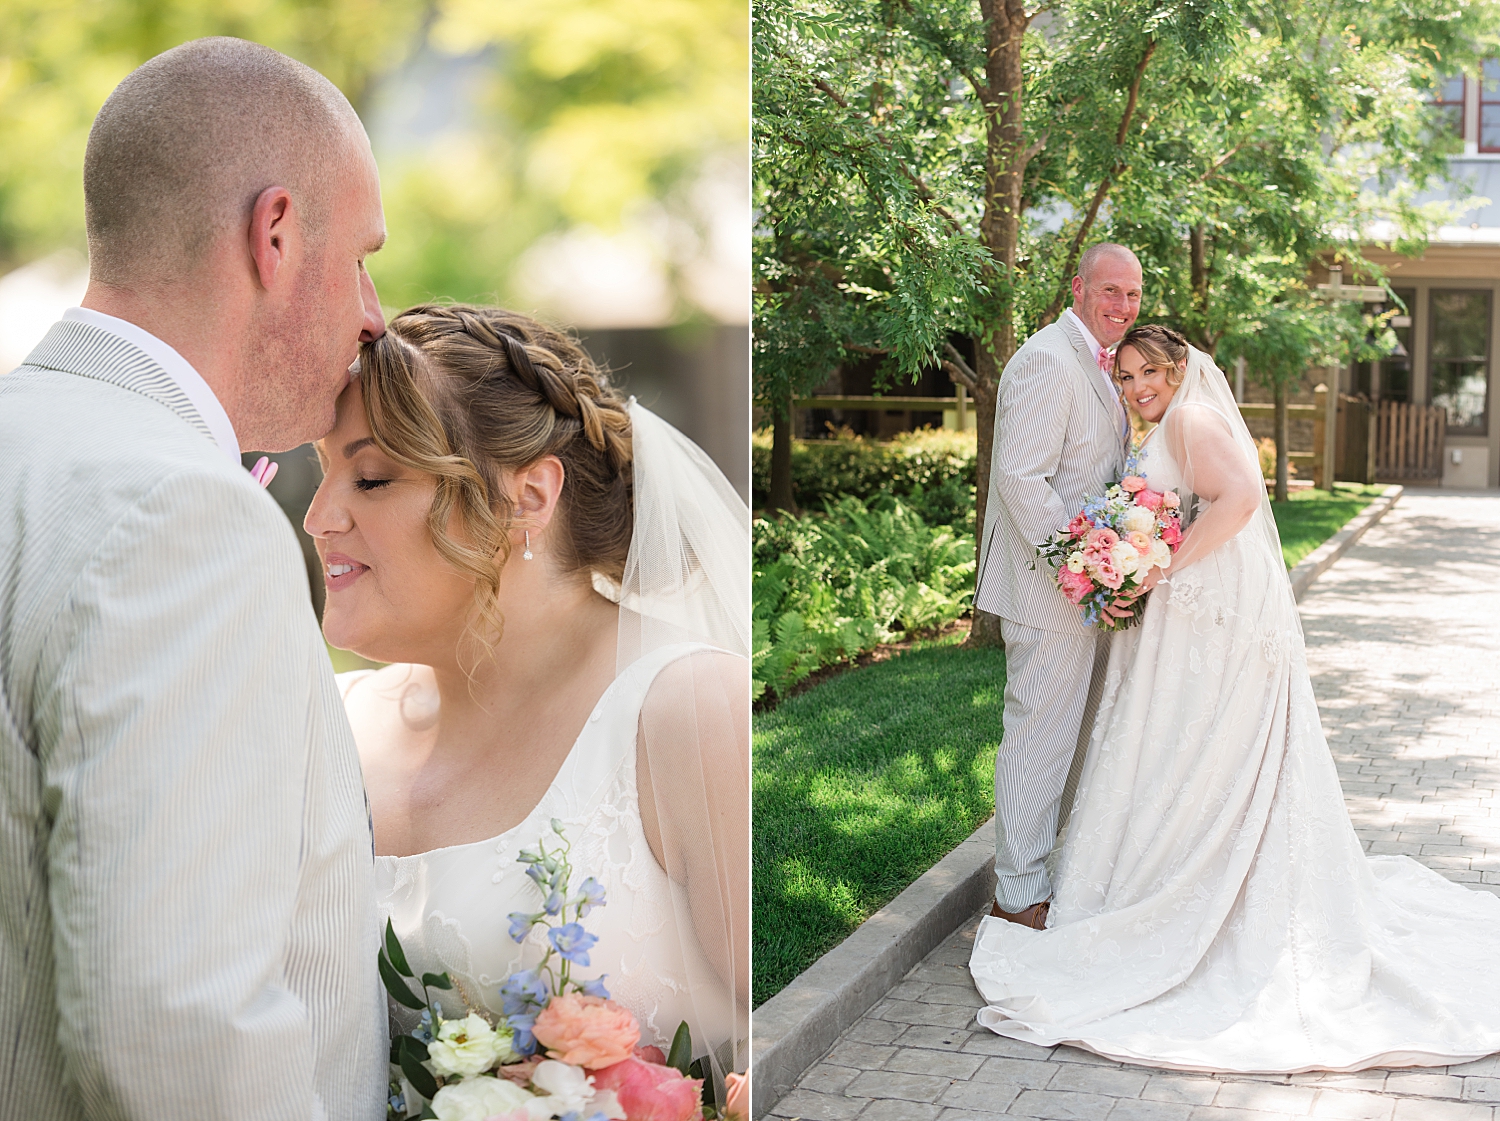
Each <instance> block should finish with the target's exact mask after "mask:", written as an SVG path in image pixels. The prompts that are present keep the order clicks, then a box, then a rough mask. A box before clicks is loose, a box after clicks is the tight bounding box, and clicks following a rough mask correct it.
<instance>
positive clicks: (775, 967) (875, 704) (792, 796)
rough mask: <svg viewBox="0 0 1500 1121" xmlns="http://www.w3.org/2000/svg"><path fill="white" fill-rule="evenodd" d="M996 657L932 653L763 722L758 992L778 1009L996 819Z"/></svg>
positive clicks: (908, 657) (862, 675) (826, 689)
mask: <svg viewBox="0 0 1500 1121" xmlns="http://www.w3.org/2000/svg"><path fill="white" fill-rule="evenodd" d="M1004 696H1005V656H1004V654H1003V652H1001V651H998V650H968V649H962V648H959V647H958V646H955V645H942V646H930V647H927V648H925V649H919V650H913V651H911V652H908V653H905V654H901V655H898V656H897V657H894V658H892V659H890V660H889V661H886V662H879V663H877V664H875V665H872V666H867V667H865V668H862V669H858V670H853V671H851V672H848V673H844V674H840V675H838V676H836V677H833V678H831V679H829V680H828V681H826V682H824V683H823V684H821V685H818V686H817V687H816V688H813V689H810V690H808V691H807V692H806V693H803V694H801V695H799V696H794V697H791V698H790V699H788V700H786V701H783V702H782V703H781V704H780V705H779V706H777V707H776V708H775V709H774V710H772V711H770V712H764V713H757V714H756V716H755V718H754V766H755V794H754V800H755V801H754V811H755V838H754V869H755V874H754V889H753V891H754V901H753V913H754V915H755V924H754V932H755V933H754V940H753V950H754V959H753V960H754V967H753V979H754V991H753V994H752V1005H759V1004H761V1003H763V1002H764V1001H766V1000H767V999H769V998H770V997H772V996H774V995H775V994H776V993H777V992H778V991H779V990H780V989H782V988H783V987H785V985H786V984H787V983H788V982H789V981H791V979H792V978H793V977H795V976H796V975H797V974H798V973H800V972H802V970H804V969H806V968H807V967H808V966H809V965H811V964H812V963H813V962H814V961H816V960H817V959H818V958H819V957H820V956H821V955H822V954H824V953H826V952H827V951H828V950H829V949H831V948H832V947H834V946H835V945H837V944H838V943H839V942H841V941H843V940H844V938H846V937H847V936H848V935H849V933H850V932H851V931H853V930H854V928H855V927H857V926H859V924H860V923H862V922H864V920H865V919H867V918H869V917H870V915H872V914H873V913H874V912H875V911H877V910H879V909H880V908H881V907H882V906H883V905H884V904H885V903H887V902H889V901H890V900H891V899H893V898H894V897H895V896H896V895H897V894H898V893H899V892H900V891H901V890H902V889H903V888H904V887H906V886H907V885H908V884H910V883H911V882H912V881H913V880H915V879H916V878H917V877H918V876H920V875H921V874H922V873H923V872H925V871H926V870H927V869H928V868H930V867H931V866H932V865H933V864H935V863H937V861H938V860H940V859H942V857H943V856H944V855H946V854H947V853H948V852H950V851H952V850H953V848H954V847H956V846H957V845H958V844H959V842H961V841H962V840H963V839H964V838H965V837H967V836H968V835H969V834H970V833H972V832H974V830H975V829H976V828H977V827H978V826H979V825H980V824H981V823H982V822H983V821H984V820H985V819H986V818H988V817H989V816H990V814H991V813H993V812H994V804H995V794H994V783H995V749H996V747H997V746H998V744H999V741H1000V713H1001V709H1002V707H1003V702H1004Z"/></svg>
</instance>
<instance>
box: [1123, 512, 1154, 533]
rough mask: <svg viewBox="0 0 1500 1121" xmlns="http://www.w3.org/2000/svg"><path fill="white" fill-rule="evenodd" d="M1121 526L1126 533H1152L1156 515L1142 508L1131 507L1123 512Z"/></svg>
mask: <svg viewBox="0 0 1500 1121" xmlns="http://www.w3.org/2000/svg"><path fill="white" fill-rule="evenodd" d="M1121 525H1122V526H1123V527H1124V529H1125V532H1126V533H1152V532H1154V531H1155V529H1156V515H1155V514H1153V513H1152V512H1151V511H1150V510H1148V509H1146V508H1145V507H1144V506H1132V507H1131V508H1130V509H1129V510H1126V511H1125V517H1124V518H1123V519H1121Z"/></svg>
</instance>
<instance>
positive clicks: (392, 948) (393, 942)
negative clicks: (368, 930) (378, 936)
mask: <svg viewBox="0 0 1500 1121" xmlns="http://www.w3.org/2000/svg"><path fill="white" fill-rule="evenodd" d="M385 952H386V954H387V956H389V957H390V959H391V964H392V965H394V966H395V967H396V971H397V972H398V973H400V974H401V976H403V977H414V976H416V974H414V973H413V972H412V970H411V966H409V965H407V964H406V952H405V951H404V950H402V949H401V939H399V938H397V937H396V928H395V927H394V926H392V925H391V920H390V919H386V920H385Z"/></svg>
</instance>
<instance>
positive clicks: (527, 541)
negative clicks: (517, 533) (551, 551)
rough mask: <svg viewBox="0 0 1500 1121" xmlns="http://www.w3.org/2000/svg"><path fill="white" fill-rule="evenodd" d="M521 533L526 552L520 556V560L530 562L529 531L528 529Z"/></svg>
mask: <svg viewBox="0 0 1500 1121" xmlns="http://www.w3.org/2000/svg"><path fill="white" fill-rule="evenodd" d="M521 532H522V533H524V534H525V535H526V551H525V552H524V553H522V554H521V559H522V560H530V559H531V530H529V529H523V530H522V531H521Z"/></svg>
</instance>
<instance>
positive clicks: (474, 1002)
mask: <svg viewBox="0 0 1500 1121" xmlns="http://www.w3.org/2000/svg"><path fill="white" fill-rule="evenodd" d="M709 649H711V648H710V647H707V646H704V645H702V644H699V643H681V644H678V645H675V646H670V647H666V648H663V649H660V650H657V651H655V652H653V653H651V654H648V655H647V656H645V657H643V658H641V659H640V660H639V661H637V662H635V663H634V664H632V665H631V666H629V667H628V668H627V669H626V670H625V671H624V672H622V673H621V674H620V675H619V676H618V677H617V678H616V679H615V680H614V681H613V682H612V683H611V684H610V686H609V688H608V689H606V690H605V692H604V694H603V695H602V696H601V697H600V698H599V701H598V703H597V704H596V705H595V706H594V710H593V712H592V713H591V714H590V715H589V718H588V721H587V722H586V723H585V724H584V727H583V731H582V732H580V733H579V735H578V739H577V741H576V742H575V743H574V745H573V747H572V749H571V751H570V752H569V754H568V756H567V758H566V759H565V760H564V762H563V765H562V767H561V768H560V769H559V770H558V773H557V777H556V778H555V779H553V781H552V784H551V786H549V787H548V789H547V791H546V793H545V794H544V795H543V796H542V799H541V801H539V802H538V803H537V805H536V807H535V808H534V809H533V810H532V811H531V813H530V814H528V815H527V816H526V818H525V820H523V821H522V822H521V823H520V824H519V825H517V826H515V827H514V828H512V829H508V830H506V831H505V832H504V833H502V834H500V835H499V836H496V837H491V838H489V839H488V840H483V841H475V842H472V843H469V844H463V845H453V846H450V847H447V848H441V849H436V850H434V851H432V852H424V853H417V854H415V855H412V856H377V857H376V858H375V865H376V887H377V893H378V899H379V903H380V906H381V911H382V919H384V918H385V917H389V918H390V920H391V922H392V924H393V926H394V928H395V930H396V933H397V935H398V936H399V937H400V938H401V942H402V945H403V947H404V948H405V950H406V956H407V959H408V961H409V962H410V963H411V965H412V966H413V968H414V969H415V970H416V972H417V973H419V974H420V973H422V972H424V971H431V972H440V971H443V970H446V971H447V972H448V973H449V975H450V976H451V977H453V979H454V980H455V981H456V982H457V984H458V986H459V988H458V990H457V991H455V992H453V993H450V994H446V995H445V996H444V997H443V1010H444V1012H445V1013H447V1014H450V1015H452V1014H458V1013H460V1012H461V1011H462V1008H463V1005H464V1004H465V1003H466V1002H467V1003H468V1004H469V1005H470V1006H471V1007H475V1008H479V1009H484V1010H487V1011H488V1012H489V1013H491V1015H492V1016H494V1017H496V1018H498V1016H499V1014H500V1011H501V1003H500V997H499V994H498V992H497V988H498V986H499V984H500V983H501V982H502V981H503V980H504V979H505V978H506V977H507V976H508V975H510V974H511V973H513V972H515V971H517V970H520V969H525V968H529V967H531V966H533V965H535V964H536V963H537V962H538V961H539V960H540V958H541V957H542V954H543V952H544V949H545V943H544V941H543V939H544V938H545V931H544V929H543V928H540V927H538V928H535V929H533V930H532V932H531V935H530V936H529V937H528V938H527V940H526V942H525V943H523V944H520V945H517V944H516V943H515V942H513V941H512V940H511V938H510V936H509V933H508V930H509V923H508V920H507V916H508V915H509V914H510V913H511V912H513V911H527V912H530V911H537V910H540V907H541V894H540V892H539V891H538V889H537V887H536V885H535V884H534V883H533V882H532V881H531V880H530V879H528V878H527V876H526V874H525V866H524V865H521V864H519V863H517V862H516V856H517V853H518V852H519V851H520V850H521V849H522V848H534V847H535V846H536V843H537V840H538V838H540V837H543V836H547V837H548V838H549V839H550V840H555V837H552V835H551V832H550V828H551V827H550V822H551V820H552V819H553V818H558V819H560V820H561V821H562V822H563V825H564V826H565V828H566V830H567V837H568V839H569V841H570V842H571V843H572V854H571V858H570V859H571V861H572V863H573V867H574V868H575V869H576V870H577V872H576V874H575V875H576V881H577V882H581V881H582V879H583V878H584V877H586V876H593V877H594V878H596V879H597V880H598V881H599V882H600V883H601V884H602V885H603V886H604V890H605V895H606V903H605V906H603V907H602V908H596V909H595V910H593V911H592V912H591V913H590V914H589V915H588V916H587V917H586V918H585V919H584V920H583V925H584V927H585V929H587V930H588V931H589V932H590V933H591V934H593V935H595V936H596V937H597V938H598V942H597V944H596V945H595V946H594V947H593V948H592V950H591V951H590V964H589V966H588V967H586V968H582V969H580V970H578V975H579V976H581V977H585V978H589V977H598V976H600V975H606V980H605V985H606V987H607V988H608V989H609V992H610V995H611V996H612V997H613V998H614V999H615V1000H616V1001H618V1002H619V1003H621V1004H623V1005H625V1006H626V1007H627V1008H629V1009H630V1010H631V1011H632V1012H634V1013H635V1015H636V1018H637V1019H638V1020H639V1021H640V1024H641V1042H642V1043H643V1044H655V1045H656V1046H658V1047H661V1048H662V1049H663V1050H666V1049H667V1048H668V1047H669V1046H670V1044H671V1041H672V1035H673V1033H674V1032H675V1031H676V1029H677V1025H678V1024H679V1023H681V1022H682V1021H684V1020H686V1021H688V1023H689V1025H690V1026H691V1028H692V1032H693V1038H694V1041H695V1043H696V1044H697V1045H698V1050H699V1051H701V1050H703V1048H704V1045H705V1044H713V1043H716V1042H717V1041H720V1040H723V1039H727V1038H728V1037H729V1036H730V1033H731V1018H732V1012H731V1008H732V1005H731V1002H730V999H729V995H728V992H727V989H726V987H725V986H724V984H723V982H722V981H720V980H719V978H718V976H717V975H716V974H715V972H714V971H713V969H712V968H711V967H710V966H709V964H708V963H707V962H706V961H705V960H704V958H703V955H702V953H701V951H700V950H699V949H698V947H697V946H696V945H692V946H685V945H683V944H682V943H681V941H680V940H679V933H678V926H677V924H676V923H675V922H674V919H673V916H674V908H675V909H677V910H678V911H679V912H680V911H682V909H684V908H685V907H686V903H685V901H684V899H683V898H682V889H681V887H680V886H679V885H677V884H676V883H674V882H673V881H672V880H671V879H670V878H669V877H668V876H667V874H666V873H665V872H664V871H663V870H662V868H661V866H660V865H659V864H658V863H657V861H656V858H655V857H654V856H653V855H652V853H651V849H650V847H649V846H648V844H647V841H646V837H645V833H644V832H643V830H642V826H641V815H640V807H639V802H638V799H637V793H636V751H635V746H636V729H637V722H638V719H639V716H640V711H641V705H642V703H643V702H644V701H645V698H646V694H647V692H648V691H649V690H650V688H651V685H652V682H653V681H655V679H656V677H657V675H658V674H659V673H660V672H661V671H662V669H663V668H665V667H666V666H667V665H669V664H670V663H671V662H673V661H675V660H677V659H678V658H682V657H687V656H689V655H692V654H694V653H696V652H699V651H704V650H709ZM355 679H356V675H351V674H345V675H341V680H345V681H348V682H349V683H350V684H351V685H352V684H353V683H354V681H355ZM346 692H347V686H346ZM577 882H575V885H574V886H575V887H576V886H577ZM684 962H686V963H687V964H686V966H685V967H684V965H683V964H682V963H684ZM684 968H685V972H684ZM694 1009H696V1010H697V1011H696V1013H695V1011H694ZM394 1011H395V1013H396V1015H397V1017H398V1020H399V1019H400V1018H401V1016H402V1014H403V1013H404V1010H400V1009H396V1010H394Z"/></svg>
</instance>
